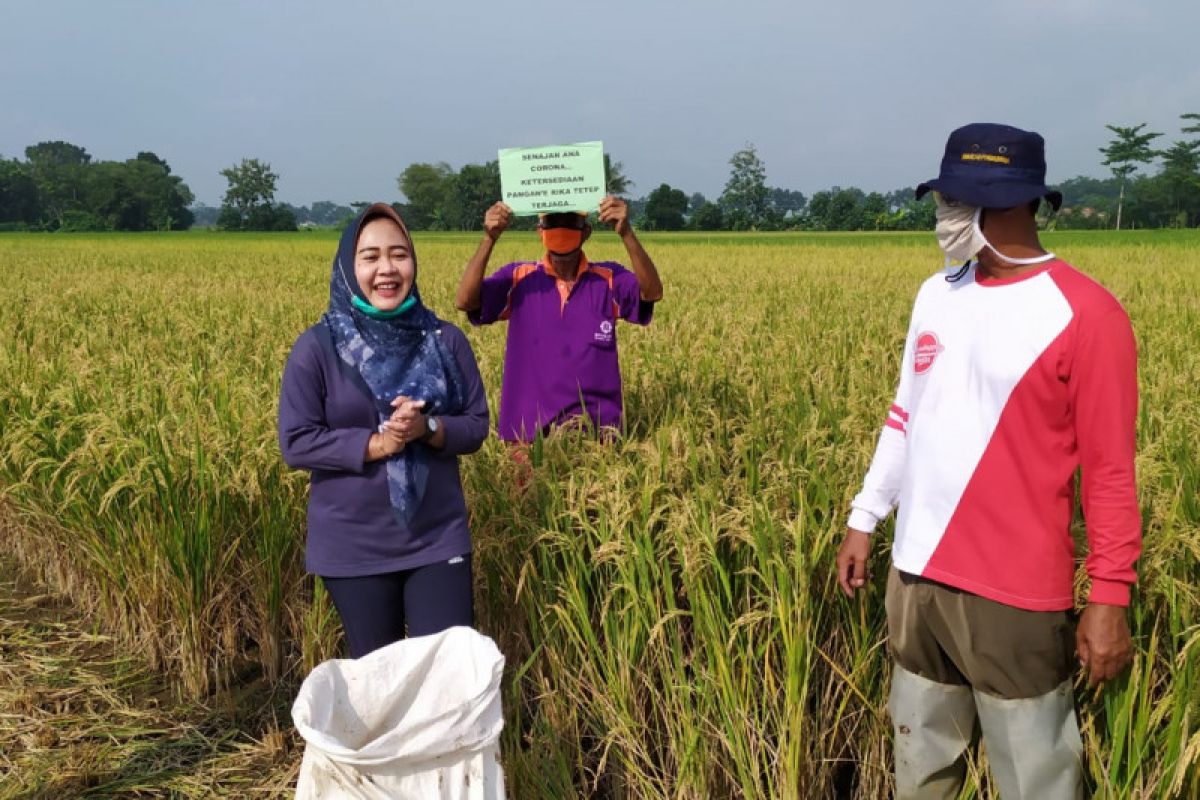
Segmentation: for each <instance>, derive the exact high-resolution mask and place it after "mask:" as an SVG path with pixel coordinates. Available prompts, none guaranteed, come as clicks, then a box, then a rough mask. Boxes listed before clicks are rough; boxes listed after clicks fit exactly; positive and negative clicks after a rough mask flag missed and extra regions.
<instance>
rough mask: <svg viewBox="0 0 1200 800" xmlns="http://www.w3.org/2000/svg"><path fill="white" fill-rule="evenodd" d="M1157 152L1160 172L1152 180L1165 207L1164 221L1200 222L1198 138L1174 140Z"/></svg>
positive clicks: (1181, 225)
mask: <svg viewBox="0 0 1200 800" xmlns="http://www.w3.org/2000/svg"><path fill="white" fill-rule="evenodd" d="M1161 155H1162V166H1163V169H1162V172H1161V173H1159V174H1158V175H1157V176H1155V178H1153V179H1152V180H1153V182H1154V183H1155V184H1157V186H1156V187H1155V188H1156V189H1157V190H1158V194H1160V195H1161V202H1162V204H1163V205H1164V206H1165V208H1164V211H1165V212H1166V214H1167V219H1166V220H1165V221H1164V222H1165V224H1167V225H1177V226H1180V227H1192V226H1194V225H1197V224H1200V139H1193V140H1192V141H1189V142H1185V141H1177V142H1175V143H1174V144H1172V145H1171V146H1170V147H1169V148H1167V149H1166V150H1164V151H1162V153H1161Z"/></svg>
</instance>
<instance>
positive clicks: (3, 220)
mask: <svg viewBox="0 0 1200 800" xmlns="http://www.w3.org/2000/svg"><path fill="white" fill-rule="evenodd" d="M1180 118H1181V120H1182V121H1183V124H1182V125H1181V130H1180V132H1181V134H1182V135H1183V136H1184V137H1185V138H1181V139H1178V140H1176V141H1175V142H1174V143H1173V144H1172V145H1171V146H1170V147H1168V148H1166V149H1156V148H1155V147H1154V146H1153V145H1154V142H1155V140H1157V139H1159V138H1160V137H1162V135H1163V134H1161V133H1157V132H1148V131H1146V130H1145V128H1146V124H1145V123H1142V124H1139V125H1134V126H1128V127H1122V126H1117V125H1108V126H1106V127H1107V128H1108V130H1109V131H1110V132H1112V134H1113V139H1112V140H1111V141H1110V142H1109V143H1108V144H1107V145H1106V146H1105V147H1102V148H1100V152H1101V154H1102V155H1103V156H1104V160H1103V162H1102V164H1103V165H1104V166H1106V167H1108V168H1109V170H1110V171H1111V173H1112V177H1110V178H1094V177H1088V176H1078V177H1075V178H1071V179H1069V180H1067V181H1064V182H1062V183H1061V184H1058V185H1057V186H1055V187H1054V188H1057V189H1059V190H1060V191H1062V193H1063V196H1064V199H1063V207H1062V208H1061V209H1060V210H1059V211H1058V212H1057V213H1056V214H1053V215H1050V214H1048V213H1047V214H1046V215H1045V216H1044V217H1043V218H1042V222H1043V224H1044V225H1045V226H1046V227H1051V228H1072V229H1076V228H1082V229H1106V228H1117V229H1121V228H1130V227H1134V228H1167V227H1174V228H1194V227H1200V114H1182V115H1181V117H1180ZM1187 137H1190V138H1187ZM604 162H605V174H606V178H607V183H608V191H609V192H610V193H611V194H615V195H618V196H622V197H625V198H626V199H627V200H629V203H630V208H631V212H632V216H633V221H634V225H635V226H637V227H639V228H642V229H644V230H657V231H678V230H697V231H749V230H756V231H783V230H797V231H903V230H930V229H932V228H933V225H934V205H933V202H932V200H931V199H930V198H928V197H926V198H924V199H923V200H921V201H917V200H916V199H915V198H914V197H913V191H912V187H903V188H900V189H896V190H894V191H891V192H885V193H881V192H865V191H863V190H861V189H858V188H855V187H849V188H843V187H840V186H834V187H831V188H830V189H826V190H823V191H818V192H815V193H813V195H812V196H811V197H806V196H805V195H804V194H803V193H802V192H799V191H796V190H792V189H784V188H779V187H772V186H768V185H767V171H766V165H765V164H764V162H763V160H762V159H761V158H760V157H759V155H758V152H757V149H756V148H755V146H754V145H753V144H749V143H748V144H746V146H745V147H743V148H742V149H740V150H738V151H737V152H735V153H734V154H733V156H732V157H731V158H730V159H729V165H730V172H729V179H728V181H727V182H726V184H725V187H724V190H723V191H722V193H721V194H720V196H719V197H717V198H715V199H711V200H710V199H708V198H706V197H705V196H704V195H703V194H701V193H700V192H693V193H691V194H689V193H687V192H686V191H684V190H683V189H680V188H677V187H673V186H671V185H669V184H666V183H663V184H660V185H659V186H658V187H656V188H655V189H653V190H651V191H650V192H649V193H647V194H645V195H643V196H641V197H636V198H635V197H633V196H632V192H631V191H630V190H631V188H632V187H633V185H634V184H633V182H632V181H631V180H630V179H629V177H628V176H626V175H625V173H624V165H623V164H622V163H621V162H619V161H614V160H613V159H612V158H611V156H610V155H609V154H607V153H606V154H605V156H604ZM1155 162H1157V163H1158V170H1157V172H1155V173H1153V174H1139V173H1138V170H1139V169H1140V168H1143V167H1146V166H1148V165H1151V164H1153V163H1155ZM221 175H222V176H223V177H224V178H225V179H226V181H227V184H228V188H227V189H226V192H225V195H224V196H223V198H222V202H221V206H220V208H213V207H211V206H205V205H195V206H193V205H192V203H193V200H194V197H193V195H192V192H191V190H190V189H189V188H188V187H187V184H186V183H184V182H183V180H182V179H181V178H180V177H179V176H178V175H174V174H172V173H171V168H170V166H168V165H167V162H166V161H164V160H163V159H161V158H159V157H158V156H157V155H155V154H154V153H152V152H149V151H142V152H139V153H138V154H137V156H136V157H134V158H132V159H129V160H127V161H124V162H118V161H96V162H94V161H92V159H91V156H90V155H89V154H88V153H87V151H86V150H85V149H84V148H82V147H79V146H77V145H73V144H70V143H68V142H61V141H57V142H40V143H38V144H36V145H31V146H30V147H27V148H25V160H24V161H20V160H17V159H2V158H0V231H3V230H36V231H56V230H61V231H154V230H157V231H165V230H184V229H187V228H189V227H191V226H192V225H193V224H196V225H201V226H206V227H209V226H211V227H216V228H218V229H222V230H230V231H240V230H246V231H250V230H296V228H297V227H298V226H303V227H340V226H342V225H344V224H345V223H346V222H347V221H348V220H349V219H351V218H352V217H353V216H354V214H356V213H357V212H358V211H359V210H360V209H361V208H362V207H363V206H365V203H351V204H349V205H342V204H338V203H334V202H332V201H328V200H323V201H318V202H315V203H313V204H312V205H311V206H293V205H290V204H288V203H282V202H276V200H275V186H276V183H277V181H278V179H279V175H278V174H277V173H275V172H274V171H273V170H272V169H271V166H270V164H267V163H265V162H263V161H260V160H258V159H254V158H249V159H243V160H242V161H241V162H240V163H239V164H235V165H232V166H230V167H227V168H225V169H223V170H221ZM396 183H397V188H398V189H399V191H400V192H401V193H402V195H403V197H404V200H403V201H401V202H396V203H393V205H394V206H395V207H396V209H397V210H398V211H400V213H401V214H402V215H403V216H404V218H405V221H406V222H407V223H408V225H409V227H410V228H412V229H413V230H433V231H438V230H441V231H455V230H457V231H472V230H480V229H481V228H482V222H483V215H484V212H485V211H486V210H487V208H488V207H489V206H490V205H491V204H492V203H494V202H496V200H497V199H498V198H499V197H500V196H501V192H500V170H499V165H498V163H497V162H496V161H494V160H493V161H488V162H486V163H484V164H465V165H463V166H462V167H461V168H460V169H458V170H457V171H456V170H454V169H453V168H452V167H451V166H450V165H449V164H447V163H446V162H439V163H436V164H430V163H415V164H410V165H409V166H407V167H405V169H404V170H403V171H402V172H401V173H400V175H399V176H398V177H397V179H396ZM1043 211H1044V212H1045V211H1047V209H1045V208H1044V209H1043ZM533 224H534V220H533V219H532V218H518V219H517V220H516V221H515V223H514V227H517V228H532V227H533Z"/></svg>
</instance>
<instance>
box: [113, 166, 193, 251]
mask: <svg viewBox="0 0 1200 800" xmlns="http://www.w3.org/2000/svg"><path fill="white" fill-rule="evenodd" d="M125 165H126V180H127V181H128V183H127V188H128V190H129V191H130V192H132V193H134V194H136V195H138V196H139V197H140V198H141V200H140V203H141V207H142V209H143V210H144V213H143V215H142V216H141V218H140V219H137V220H136V221H134V223H133V224H134V225H136V226H137V227H119V226H118V228H117V230H160V231H178V230H186V229H187V228H190V227H191V225H192V222H193V220H194V219H195V217H194V216H193V215H192V212H191V211H190V210H189V209H188V206H190V205H191V204H192V201H193V200H195V199H196V198H195V195H193V194H192V190H191V189H189V188H188V186H187V184H186V183H184V182H183V178H181V177H179V176H178V175H172V174H171V166H170V165H169V164H167V162H166V161H165V160H164V159H162V158H159V157H158V156H157V155H155V154H154V153H151V152H148V151H142V152H140V153H138V154H137V156H136V157H134V158H133V159H131V160H129V161H126V162H125Z"/></svg>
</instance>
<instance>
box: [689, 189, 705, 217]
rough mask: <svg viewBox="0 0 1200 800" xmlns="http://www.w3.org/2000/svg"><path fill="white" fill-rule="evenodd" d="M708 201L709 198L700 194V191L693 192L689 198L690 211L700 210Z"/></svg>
mask: <svg viewBox="0 0 1200 800" xmlns="http://www.w3.org/2000/svg"><path fill="white" fill-rule="evenodd" d="M707 202H708V200H707V199H706V198H705V197H704V195H702V194H700V193H699V192H693V193H692V196H691V197H690V198H689V199H688V213H689V214H694V213H696V212H697V211H699V210H700V207H701V206H702V205H704V204H705V203H707Z"/></svg>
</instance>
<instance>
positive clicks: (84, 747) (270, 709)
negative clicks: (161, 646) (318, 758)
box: [0, 558, 300, 800]
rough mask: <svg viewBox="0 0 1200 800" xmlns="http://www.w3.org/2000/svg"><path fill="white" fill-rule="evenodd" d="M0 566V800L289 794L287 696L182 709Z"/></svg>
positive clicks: (292, 741) (56, 601)
mask: <svg viewBox="0 0 1200 800" xmlns="http://www.w3.org/2000/svg"><path fill="white" fill-rule="evenodd" d="M88 629H89V626H88V624H87V622H86V620H84V619H82V618H81V617H80V615H79V614H78V613H77V612H76V611H75V610H74V609H72V608H71V607H70V606H69V605H68V604H66V603H64V602H63V601H62V599H61V598H58V597H55V596H53V595H48V594H45V593H44V592H42V591H41V590H39V589H38V587H36V586H35V585H33V584H31V583H30V582H28V581H27V580H24V579H23V577H22V576H20V575H19V574H18V572H17V570H16V569H15V567H14V565H13V564H12V562H11V561H7V560H4V559H2V558H0V800H10V799H13V800H15V798H56V799H57V798H67V797H167V796H170V797H181V796H182V797H233V796H237V797H247V796H253V797H276V796H288V795H289V794H290V784H292V782H293V781H294V779H295V770H296V767H297V766H298V764H299V758H300V750H299V747H298V739H297V738H296V737H295V735H294V733H292V729H291V725H290V719H289V718H288V715H287V706H288V699H287V698H283V697H272V696H271V695H270V694H269V693H267V692H266V691H265V690H264V689H262V688H261V687H257V688H254V689H250V690H241V691H239V692H238V693H237V694H236V695H231V696H223V697H218V698H215V699H214V700H213V701H211V702H210V703H209V704H207V705H198V704H184V703H179V702H177V701H176V700H175V699H174V693H173V692H171V691H170V690H169V687H167V686H165V685H164V683H163V681H162V679H161V678H160V677H159V676H158V675H156V674H155V673H153V672H151V671H150V670H148V669H147V668H146V667H145V666H144V665H142V664H140V663H139V662H138V661H137V659H135V658H134V657H132V656H131V655H128V654H122V653H120V652H119V649H118V647H117V645H116V643H115V642H114V641H113V640H112V639H111V638H110V637H108V636H105V635H102V634H98V633H90V632H88Z"/></svg>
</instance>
